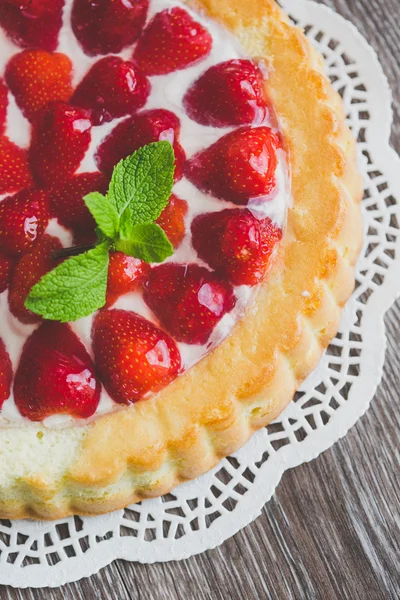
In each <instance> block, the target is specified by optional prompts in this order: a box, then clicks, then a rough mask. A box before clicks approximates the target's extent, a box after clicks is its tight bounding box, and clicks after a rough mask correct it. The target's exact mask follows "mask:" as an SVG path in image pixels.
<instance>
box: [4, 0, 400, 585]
mask: <svg viewBox="0 0 400 600" xmlns="http://www.w3.org/2000/svg"><path fill="white" fill-rule="evenodd" d="M283 4H284V7H285V8H286V10H287V11H288V12H289V13H290V14H291V15H292V19H293V21H294V22H295V23H296V24H298V25H299V26H300V27H303V28H304V29H305V31H306V33H307V36H308V37H309V38H310V40H311V41H312V43H313V44H314V45H315V47H316V48H317V49H318V50H319V52H320V53H321V54H323V56H324V58H325V61H326V66H327V70H328V73H329V76H330V78H331V81H332V83H333V85H334V86H335V88H336V89H337V90H338V91H339V93H340V94H341V96H342V97H343V100H344V103H345V108H346V112H347V116H348V122H349V124H350V126H351V128H352V131H353V133H354V135H355V136H356V138H357V139H358V142H359V161H360V166H361V169H362V172H363V176H364V184H365V197H364V202H363V210H364V223H365V233H366V237H365V245H364V249H363V252H362V256H361V258H360V261H359V265H358V274H357V287H356V291H355V293H354V295H353V297H352V299H351V301H350V302H349V303H348V305H347V307H346V309H345V312H344V316H343V321H342V325H341V328H340V331H339V333H338V335H337V337H336V339H335V340H334V341H333V342H332V344H331V345H330V347H329V348H328V350H327V352H326V354H325V355H324V357H323V359H322V361H321V363H320V364H319V366H318V368H317V370H316V371H315V372H314V373H313V374H312V375H311V376H310V377H309V378H308V379H307V380H306V382H305V383H304V384H303V385H302V387H301V389H300V391H299V392H298V393H297V395H296V398H295V401H294V402H293V403H292V404H291V405H290V406H289V407H288V409H287V410H286V411H285V412H284V413H283V414H282V415H281V417H280V418H279V419H278V420H277V421H276V422H275V423H273V424H272V425H270V426H269V427H268V428H266V429H264V430H261V431H259V432H258V433H257V434H256V435H254V436H253V438H252V439H251V440H250V442H249V443H248V444H247V445H246V446H245V448H243V449H242V450H240V451H239V452H237V453H236V454H235V455H234V456H231V457H229V458H226V459H225V460H223V461H222V462H221V463H220V464H219V465H218V467H216V468H215V469H214V470H213V471H211V472H210V473H208V474H207V475H205V476H203V477H201V478H200V479H198V480H196V481H192V482H190V483H187V484H184V485H182V486H180V487H179V488H177V489H176V490H175V492H174V495H172V494H168V495H166V496H164V497H162V498H158V499H155V500H147V501H145V502H142V503H140V504H137V505H134V506H132V507H131V508H128V509H126V510H124V511H117V512H115V513H112V514H109V515H106V516H103V517H91V518H78V517H75V518H70V519H64V520H62V521H59V522H57V523H48V522H39V521H34V522H29V521H14V522H10V521H0V583H2V584H8V585H13V586H18V587H27V586H32V587H42V586H58V585H61V584H63V583H66V582H71V581H76V580H78V579H80V578H82V577H85V576H88V575H91V574H93V573H95V572H96V571H98V570H99V569H100V568H101V567H103V566H105V565H107V564H109V563H110V562H111V561H112V560H113V559H116V558H124V559H126V560H138V561H141V562H147V563H151V562H155V561H165V560H173V559H174V560H177V559H182V558H187V557H188V556H190V555H193V554H196V553H199V552H202V551H204V550H206V549H209V548H212V547H215V546H217V545H218V544H220V543H222V542H223V541H224V540H225V539H227V538H228V537H230V536H231V535H233V534H234V533H236V532H237V531H238V530H239V529H241V528H242V527H244V526H245V525H247V524H248V523H249V522H251V521H252V520H253V519H254V518H256V517H257V515H258V514H259V513H260V511H261V509H262V506H263V505H264V503H265V502H266V501H267V500H269V498H270V497H271V495H272V494H273V492H274V490H275V487H276V485H277V484H278V482H279V480H280V478H281V476H282V474H283V472H284V471H285V470H286V469H288V468H290V467H293V466H296V465H298V464H301V463H303V462H306V461H308V460H311V459H312V458H315V457H316V456H318V454H320V453H321V452H322V451H324V450H326V449H327V448H328V447H330V446H331V445H332V444H333V443H334V442H335V441H337V440H338V439H339V438H340V437H341V436H343V435H345V434H346V432H347V431H348V429H349V428H350V427H351V426H352V425H353V424H354V423H355V422H356V420H357V419H358V418H359V417H360V416H361V415H362V414H363V413H364V412H365V410H366V409H367V408H368V405H369V402H370V400H371V398H372V397H373V394H374V392H375V390H376V387H377V385H378V383H379V381H380V379H381V375H382V368H383V361H384V352H385V331H384V324H383V316H384V313H385V311H386V310H387V309H388V308H389V306H390V305H391V303H392V302H393V300H394V299H395V297H396V296H397V295H398V293H399V291H400V290H399V283H398V282H399V281H400V259H399V256H400V189H399V184H398V177H397V174H398V171H399V169H400V160H399V157H398V156H397V155H396V154H395V152H394V151H393V150H392V149H391V148H390V147H389V145H388V140H389V135H390V126H391V121H392V115H391V95H390V90H389V87H388V84H387V81H386V79H385V77H384V75H383V73H382V69H381V67H380V65H379V63H378V61H377V58H376V55H375V54H374V52H373V50H372V49H371V48H370V47H369V46H368V44H367V43H366V41H365V40H364V38H362V37H361V35H360V34H359V33H358V32H357V31H356V29H355V28H354V27H353V26H352V25H351V24H350V23H348V22H347V21H345V20H344V19H342V18H341V17H339V16H338V15H336V14H334V13H333V12H332V11H330V10H329V9H327V8H326V7H324V6H321V5H317V4H314V3H312V2H309V1H307V0H285V2H284V3H283ZM396 179H397V183H396Z"/></svg>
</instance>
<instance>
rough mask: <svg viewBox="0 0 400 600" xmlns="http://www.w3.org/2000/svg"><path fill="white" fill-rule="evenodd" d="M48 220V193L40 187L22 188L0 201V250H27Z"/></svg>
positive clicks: (19, 252)
mask: <svg viewBox="0 0 400 600" xmlns="http://www.w3.org/2000/svg"><path fill="white" fill-rule="evenodd" d="M48 221H49V212H48V195H47V193H46V192H44V191H43V190H35V189H30V190H23V191H22V192H19V193H18V194H16V195H15V196H8V197H7V198H5V199H4V200H3V201H2V202H0V250H2V251H3V252H5V253H7V254H12V255H15V254H22V253H24V252H27V251H28V250H29V249H30V248H32V246H33V245H34V243H35V242H36V240H38V239H39V238H40V237H41V236H42V235H43V233H44V230H45V229H46V227H47V223H48Z"/></svg>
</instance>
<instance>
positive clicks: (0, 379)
mask: <svg viewBox="0 0 400 600" xmlns="http://www.w3.org/2000/svg"><path fill="white" fill-rule="evenodd" d="M12 379H13V371H12V364H11V360H10V356H9V354H8V352H7V350H6V347H5V345H4V342H3V340H2V339H1V338H0V408H1V407H2V406H3V404H4V402H5V401H6V400H7V399H8V398H9V397H10V393H11V383H12Z"/></svg>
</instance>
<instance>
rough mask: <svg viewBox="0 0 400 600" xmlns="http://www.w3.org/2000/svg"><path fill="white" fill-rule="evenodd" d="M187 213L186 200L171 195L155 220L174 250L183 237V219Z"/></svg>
mask: <svg viewBox="0 0 400 600" xmlns="http://www.w3.org/2000/svg"><path fill="white" fill-rule="evenodd" d="M187 212H188V203H187V202H186V200H182V199H181V198H178V197H177V196H175V195H174V194H172V196H171V198H170V201H169V203H168V204H167V206H166V207H165V208H164V210H163V211H162V213H161V215H160V216H159V217H158V219H157V221H156V222H157V223H158V225H159V226H160V227H162V229H164V231H165V233H166V234H167V237H168V239H169V241H170V242H171V244H172V245H173V247H174V248H178V246H179V245H180V244H181V242H182V240H183V238H184V237H185V218H186V215H187Z"/></svg>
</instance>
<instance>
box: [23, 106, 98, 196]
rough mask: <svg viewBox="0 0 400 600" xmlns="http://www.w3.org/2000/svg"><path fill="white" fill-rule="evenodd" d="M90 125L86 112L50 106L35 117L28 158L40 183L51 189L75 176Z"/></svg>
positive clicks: (87, 138) (86, 147) (85, 146)
mask: <svg viewBox="0 0 400 600" xmlns="http://www.w3.org/2000/svg"><path fill="white" fill-rule="evenodd" d="M91 126H92V124H91V122H90V118H89V115H88V113H87V111H86V110H83V109H82V108H75V107H73V106H69V105H68V104H65V103H64V102H53V103H51V104H48V105H47V106H45V107H44V108H43V109H42V110H41V111H40V112H39V113H38V115H37V118H36V120H35V126H34V127H33V133H32V142H31V146H30V149H29V158H30V163H31V167H32V172H33V174H34V176H35V177H36V179H37V180H38V182H39V183H41V184H43V185H45V186H49V187H51V186H53V185H54V184H55V183H56V182H57V184H58V183H61V182H63V181H66V180H67V179H69V178H70V177H72V175H73V174H74V173H75V171H76V170H77V168H78V167H79V165H80V164H81V162H82V159H83V157H84V156H85V153H86V150H87V149H88V147H89V144H90V139H91V133H90V130H91Z"/></svg>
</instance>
